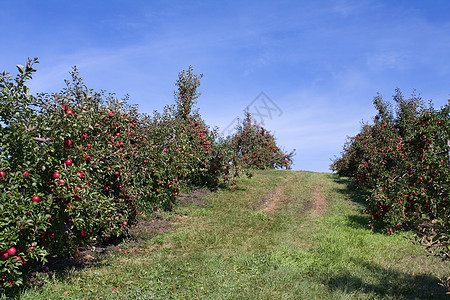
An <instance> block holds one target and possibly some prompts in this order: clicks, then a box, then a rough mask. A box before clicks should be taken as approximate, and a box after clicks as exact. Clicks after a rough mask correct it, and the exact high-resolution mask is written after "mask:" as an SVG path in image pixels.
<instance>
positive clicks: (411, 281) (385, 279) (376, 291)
mask: <svg viewBox="0 0 450 300" xmlns="http://www.w3.org/2000/svg"><path fill="white" fill-rule="evenodd" d="M359 265H362V267H363V268H364V269H365V271H364V274H371V275H370V277H365V278H360V277H358V276H356V275H354V274H350V272H349V271H347V272H346V273H344V274H339V275H337V276H334V277H333V276H331V277H329V278H328V280H326V282H324V284H326V285H328V287H329V289H330V290H334V291H336V290H340V291H342V292H345V293H349V294H352V293H354V292H358V291H359V292H362V293H364V294H373V295H374V296H376V297H379V298H381V299H385V298H394V299H449V297H448V295H447V296H446V294H445V293H446V289H445V288H443V287H441V286H439V284H438V283H439V279H438V278H436V277H433V276H430V275H424V274H420V275H410V274H407V273H403V272H400V271H397V270H392V269H386V268H383V267H380V266H378V265H376V264H372V263H367V262H363V263H361V262H359ZM365 276H367V275H365ZM392 278H395V281H392Z"/></svg>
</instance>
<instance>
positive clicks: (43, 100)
mask: <svg viewBox="0 0 450 300" xmlns="http://www.w3.org/2000/svg"><path fill="white" fill-rule="evenodd" d="M34 63H37V59H29V60H28V62H27V64H26V66H21V65H18V66H17V67H18V71H19V72H18V74H17V76H16V77H14V78H13V77H12V76H11V75H9V74H8V73H6V72H4V73H2V74H0V88H1V94H0V97H1V102H2V103H1V111H0V122H1V123H0V139H1V145H0V289H2V288H7V287H12V286H15V285H20V284H22V283H23V276H22V273H23V271H24V270H26V268H27V266H29V265H30V264H31V263H33V262H35V261H45V257H46V256H47V255H49V254H57V255H60V256H68V255H71V254H72V253H73V252H74V251H76V249H78V248H79V247H81V246H86V245H92V244H95V243H99V242H102V241H107V240H109V239H111V238H112V237H118V236H126V235H127V234H128V232H129V230H130V228H131V227H132V226H134V225H135V224H136V220H137V218H138V217H139V215H140V214H142V213H145V212H151V211H155V210H157V209H165V210H169V209H172V207H173V205H174V204H175V199H176V196H177V195H178V194H179V193H180V189H183V188H186V187H190V188H195V187H208V188H212V189H214V188H217V187H219V186H221V185H234V184H235V183H236V179H237V177H238V176H239V174H241V173H242V171H245V170H244V169H243V168H242V167H241V156H240V155H241V154H242V153H243V152H242V151H241V149H240V148H239V147H236V145H235V144H233V143H231V142H230V140H233V141H234V142H235V141H236V137H230V138H228V139H224V138H222V137H220V136H219V135H218V134H217V133H216V132H215V131H214V130H210V129H209V127H208V126H207V125H206V124H205V122H204V121H203V120H202V119H201V116H200V114H199V113H198V111H196V110H193V106H194V105H195V103H196V99H197V97H198V96H199V93H198V92H197V88H198V87H199V85H200V78H201V75H200V76H197V75H194V74H193V72H192V68H189V69H188V70H187V71H184V70H183V71H181V72H180V74H179V78H178V80H177V82H176V86H177V90H176V91H175V99H176V104H175V105H171V106H167V107H166V108H165V109H164V111H163V112H162V113H158V112H155V113H154V115H153V116H148V115H145V114H142V113H139V112H138V109H137V107H136V106H132V105H129V104H127V99H126V98H125V99H122V100H119V99H117V98H116V97H114V95H112V94H105V92H104V91H101V92H95V91H93V90H92V89H88V88H87V87H86V86H85V85H84V83H83V81H82V79H81V78H80V76H79V74H78V71H77V69H75V68H74V71H73V72H72V78H71V80H70V81H69V80H68V81H66V84H67V86H66V88H64V89H63V90H62V91H61V92H60V93H53V94H39V95H37V96H33V95H32V94H30V91H29V89H28V88H27V86H26V81H28V80H30V79H31V77H32V74H33V72H35V70H34V69H33V64H34ZM252 130H260V129H259V128H256V127H252ZM264 136H265V137H266V138H265V140H268V141H271V142H270V143H267V142H265V141H262V140H261V141H259V140H258V141H255V140H249V139H246V140H245V141H244V142H243V143H244V144H246V145H248V144H249V143H254V142H258V143H259V144H260V145H253V146H252V147H253V148H254V149H258V150H257V151H258V154H253V153H248V151H245V153H246V154H245V155H248V156H249V157H251V158H255V157H259V159H260V160H261V159H263V160H264V159H266V160H270V163H267V162H264V163H260V162H259V161H258V163H256V161H255V162H254V164H253V165H252V164H248V163H247V162H246V163H245V167H246V168H252V167H259V168H267V167H272V168H273V167H286V168H289V166H290V164H291V163H292V159H291V156H289V155H285V154H283V153H282V152H281V151H280V150H279V148H278V147H277V146H276V145H275V144H274V139H273V137H270V138H267V137H269V136H270V134H269V133H268V132H264ZM238 139H239V138H238ZM232 144H233V146H232ZM263 149H264V152H265V153H266V154H264V157H260V154H259V153H260V152H261V151H262V150H263ZM267 151H268V152H270V151H273V152H274V153H275V154H274V155H269V154H268V152H267ZM261 153H262V152H261ZM255 155H256V156H255ZM274 157H275V160H274ZM245 172H247V171H245Z"/></svg>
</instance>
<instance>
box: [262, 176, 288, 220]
mask: <svg viewBox="0 0 450 300" xmlns="http://www.w3.org/2000/svg"><path fill="white" fill-rule="evenodd" d="M287 183H288V180H287V179H285V180H284V181H283V182H282V183H281V184H280V185H279V186H278V187H277V188H276V189H275V190H274V191H273V192H271V193H270V194H268V195H267V196H266V197H264V199H263V200H262V201H261V204H260V205H259V207H260V209H261V211H262V212H263V213H266V214H268V215H270V214H274V213H275V210H276V209H277V208H278V207H279V206H280V205H281V204H282V203H283V202H284V201H285V200H286V198H285V197H284V196H283V195H282V194H283V191H284V189H285V188H286V185H287Z"/></svg>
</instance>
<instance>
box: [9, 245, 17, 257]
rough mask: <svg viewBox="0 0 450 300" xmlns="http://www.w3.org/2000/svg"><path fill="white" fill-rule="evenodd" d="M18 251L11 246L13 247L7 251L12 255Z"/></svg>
mask: <svg viewBox="0 0 450 300" xmlns="http://www.w3.org/2000/svg"><path fill="white" fill-rule="evenodd" d="M16 251H17V250H16V248H14V247H11V248H9V249H8V251H7V252H8V254H9V255H11V256H12V255H15V254H16Z"/></svg>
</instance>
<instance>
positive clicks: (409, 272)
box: [19, 170, 450, 299]
mask: <svg viewBox="0 0 450 300" xmlns="http://www.w3.org/2000/svg"><path fill="white" fill-rule="evenodd" d="M203 202H204V204H203V205H201V206H199V205H198V204H196V203H190V204H189V203H186V204H183V205H180V206H177V207H175V211H174V212H172V213H170V214H169V213H168V214H166V215H164V216H163V217H164V218H166V219H168V220H169V221H170V222H171V223H173V226H172V228H171V229H170V230H169V231H167V232H163V233H155V234H151V235H149V234H147V235H143V236H142V239H143V240H142V242H140V243H135V242H133V241H128V242H124V243H122V244H121V245H120V248H122V249H127V250H128V252H129V253H127V254H124V253H123V252H119V251H117V252H114V253H113V254H110V255H108V256H106V257H105V256H103V257H99V261H98V262H97V263H96V264H94V265H93V266H92V267H89V268H83V269H78V270H75V269H70V270H67V271H66V272H64V273H63V274H58V275H54V276H53V277H51V278H47V279H45V284H43V285H41V286H36V287H33V288H26V289H24V290H22V291H21V292H20V295H19V297H20V298H21V299H95V298H100V299H441V298H442V299H444V297H445V290H444V289H443V288H442V287H440V286H439V285H438V279H437V277H444V276H449V275H450V274H449V268H448V264H447V263H445V262H442V261H440V260H439V259H437V258H434V257H428V256H426V254H425V252H424V251H423V249H421V248H419V247H418V246H415V245H413V244H411V243H410V242H409V241H408V240H407V239H405V238H404V237H403V236H402V235H393V236H386V235H382V234H378V233H374V232H372V231H370V230H369V229H368V216H366V215H364V214H363V213H362V211H363V210H364V203H363V202H362V201H361V195H360V194H358V193H357V192H355V191H352V190H351V189H349V182H347V181H346V180H342V179H339V178H338V177H337V176H335V175H333V174H326V173H311V172H291V171H279V170H274V171H264V172H261V171H257V172H255V174H254V176H253V177H252V178H250V179H248V178H243V179H241V180H240V181H239V183H238V185H237V188H236V190H220V191H218V192H216V193H213V194H210V195H209V196H208V197H207V198H206V199H204V200H203ZM274 203H276V205H273V204H274ZM268 206H270V209H267V208H268Z"/></svg>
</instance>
